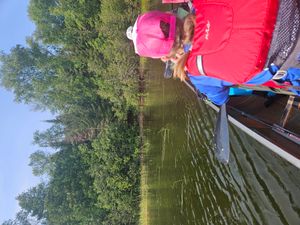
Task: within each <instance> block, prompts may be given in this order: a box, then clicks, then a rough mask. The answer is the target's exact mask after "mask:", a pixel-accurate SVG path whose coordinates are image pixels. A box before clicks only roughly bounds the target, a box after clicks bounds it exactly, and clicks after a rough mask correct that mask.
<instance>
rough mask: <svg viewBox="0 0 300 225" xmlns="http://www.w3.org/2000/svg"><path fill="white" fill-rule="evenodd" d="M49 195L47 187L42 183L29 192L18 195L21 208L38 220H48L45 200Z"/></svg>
mask: <svg viewBox="0 0 300 225" xmlns="http://www.w3.org/2000/svg"><path fill="white" fill-rule="evenodd" d="M46 194H47V185H46V184H45V183H40V184H38V185H37V186H36V187H33V188H30V189H29V190H28V191H26V192H23V193H22V194H20V195H18V197H17V200H18V201H19V205H20V207H21V208H22V209H23V210H25V211H26V212H27V213H28V214H29V215H30V216H32V217H36V218H37V219H38V220H41V219H43V218H46V211H45V198H46Z"/></svg>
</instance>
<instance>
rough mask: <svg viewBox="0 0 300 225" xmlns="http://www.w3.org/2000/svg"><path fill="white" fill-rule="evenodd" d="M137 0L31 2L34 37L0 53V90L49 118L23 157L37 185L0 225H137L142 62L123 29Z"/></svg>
mask: <svg viewBox="0 0 300 225" xmlns="http://www.w3.org/2000/svg"><path fill="white" fill-rule="evenodd" d="M138 4H139V1H137V0H101V1H100V0H31V1H30V4H29V8H28V14H29V17H30V18H31V20H32V21H33V22H34V23H35V26H36V30H35V32H34V33H33V34H32V35H31V36H30V37H28V38H27V45H26V46H21V45H17V46H15V47H13V48H12V49H11V51H10V52H9V53H7V54H6V53H3V52H1V54H0V61H1V64H2V65H1V68H0V79H1V80H0V81H1V85H2V86H3V87H5V88H6V89H8V90H10V91H12V92H13V93H14V96H15V101H17V102H22V103H26V104H30V105H32V106H34V108H35V109H36V110H49V111H51V112H52V113H53V115H54V118H53V119H52V120H48V121H46V122H48V123H50V124H51V126H50V128H49V129H47V130H46V131H43V132H41V131H36V132H35V133H34V140H33V142H34V143H35V144H36V145H37V146H39V150H37V151H36V152H34V153H33V154H32V155H31V156H30V166H31V167H32V171H33V174H34V175H35V176H39V177H43V179H41V180H43V181H42V182H41V183H40V184H38V185H37V186H35V187H32V188H30V189H29V190H26V191H25V192H23V193H21V194H19V195H18V196H17V200H18V202H19V205H20V207H21V210H20V211H19V212H18V213H17V215H16V217H15V218H14V219H10V220H8V221H5V222H4V223H3V225H17V224H22V225H29V224H31V225H32V224H44V225H46V224H47V225H51V224H53V225H54V224H55V225H60V224H62V225H67V224H68V225H72V224H82V225H89V224H91V225H92V224H97V225H98V224H104V225H106V224H107V225H108V224H110V225H111V224H118V225H121V224H137V223H138V211H139V209H138V206H139V182H140V178H139V177H140V175H139V172H140V171H139V170H140V167H139V163H140V162H139V147H140V138H139V133H138V130H139V129H138V123H137V112H138V108H137V106H138V97H139V93H138V75H139V70H138V67H139V61H138V58H137V57H135V55H134V53H133V51H132V46H130V43H129V41H128V40H127V39H126V35H125V31H126V28H127V26H128V25H129V24H132V23H133V22H134V21H133V20H134V18H136V16H137V13H138V8H139V5H138Z"/></svg>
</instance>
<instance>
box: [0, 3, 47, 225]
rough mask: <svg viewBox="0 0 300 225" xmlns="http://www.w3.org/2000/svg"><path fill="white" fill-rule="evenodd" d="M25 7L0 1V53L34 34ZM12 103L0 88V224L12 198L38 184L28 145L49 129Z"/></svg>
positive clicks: (9, 214) (12, 207)
mask: <svg viewBox="0 0 300 225" xmlns="http://www.w3.org/2000/svg"><path fill="white" fill-rule="evenodd" d="M28 4H29V0H0V50H2V51H5V52H9V50H10V49H11V48H12V47H14V46H15V45H16V44H22V45H25V43H26V42H25V38H26V36H30V35H31V34H32V32H33V31H34V25H33V24H32V23H31V21H30V20H29V18H28V16H27V7H28ZM13 99H14V96H13V94H12V93H10V92H7V91H6V90H4V89H3V88H1V87H0V224H2V222H3V221H4V220H7V219H12V218H14V216H15V213H16V212H17V211H18V210H19V207H18V203H17V201H16V200H15V197H16V196H17V195H18V194H20V193H22V192H23V191H26V190H27V189H28V188H30V187H32V186H35V184H37V183H38V182H39V179H38V178H36V177H34V176H33V175H32V173H31V168H30V167H29V166H28V163H29V155H30V154H31V153H32V152H34V151H35V150H37V148H38V147H37V146H33V145H32V139H33V133H34V131H36V130H45V129H46V128H47V127H48V126H49V125H48V124H47V123H44V122H43V121H44V120H46V119H49V118H51V115H50V114H49V113H47V112H34V111H32V110H31V107H30V106H28V105H24V104H16V103H14V101H13Z"/></svg>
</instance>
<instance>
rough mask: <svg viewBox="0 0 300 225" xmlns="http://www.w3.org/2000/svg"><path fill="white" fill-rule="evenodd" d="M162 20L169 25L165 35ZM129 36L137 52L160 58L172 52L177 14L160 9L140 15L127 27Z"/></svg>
mask: <svg viewBox="0 0 300 225" xmlns="http://www.w3.org/2000/svg"><path fill="white" fill-rule="evenodd" d="M161 22H164V23H166V24H168V25H169V34H168V37H165V35H164V33H163V31H162V29H161ZM126 33H127V37H128V38H129V39H131V40H133V43H134V48H135V52H136V53H137V54H139V55H140V56H145V57H151V58H160V57H162V56H166V55H168V54H169V53H170V51H171V49H172V47H173V43H174V40H175V35H176V16H175V15H173V14H170V13H164V12H160V11H151V12H147V13H145V14H142V15H140V16H139V17H138V18H137V20H136V22H135V24H134V26H133V27H129V28H128V29H127V32H126Z"/></svg>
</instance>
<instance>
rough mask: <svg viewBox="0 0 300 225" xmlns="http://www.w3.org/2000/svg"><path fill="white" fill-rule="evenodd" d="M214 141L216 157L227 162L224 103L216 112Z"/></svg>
mask: <svg viewBox="0 0 300 225" xmlns="http://www.w3.org/2000/svg"><path fill="white" fill-rule="evenodd" d="M214 142H215V154H216V157H217V159H218V160H219V161H220V162H222V163H224V164H227V163H228V162H229V154H230V146H229V129H228V118H227V112H226V104H223V105H222V106H221V108H220V110H219V113H218V119H217V124H216V129H215V140H214Z"/></svg>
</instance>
